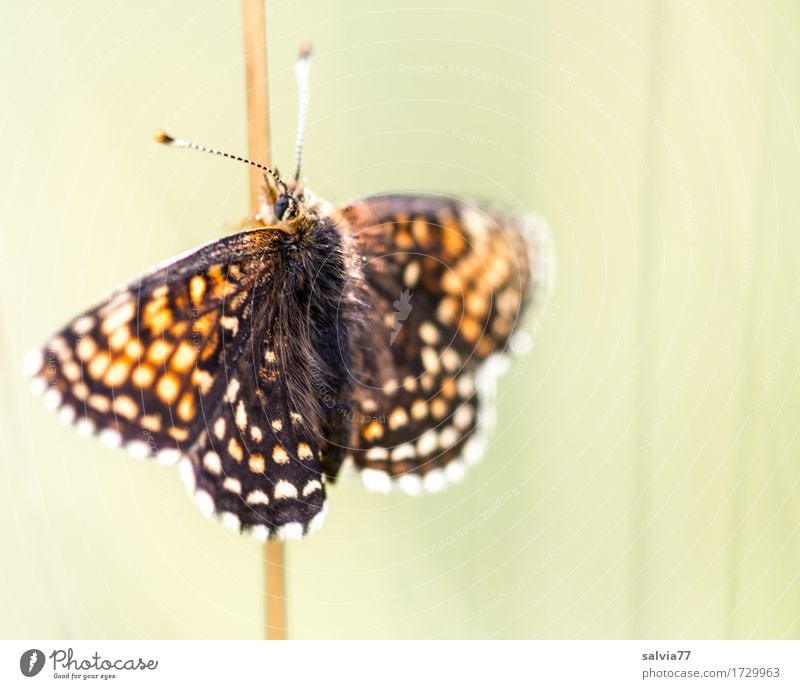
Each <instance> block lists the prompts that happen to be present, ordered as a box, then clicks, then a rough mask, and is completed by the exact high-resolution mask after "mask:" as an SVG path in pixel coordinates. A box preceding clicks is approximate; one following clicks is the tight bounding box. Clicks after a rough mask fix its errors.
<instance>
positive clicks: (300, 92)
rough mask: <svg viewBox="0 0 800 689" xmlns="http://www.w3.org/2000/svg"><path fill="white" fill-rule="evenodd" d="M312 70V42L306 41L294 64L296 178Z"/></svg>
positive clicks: (298, 177) (298, 176)
mask: <svg viewBox="0 0 800 689" xmlns="http://www.w3.org/2000/svg"><path fill="white" fill-rule="evenodd" d="M310 72H311V43H309V42H308V41H304V42H303V43H301V44H300V56H299V57H298V59H297V62H296V63H295V66H294V73H295V76H296V77H297V136H296V137H295V143H294V150H295V168H294V179H295V181H297V180H299V179H300V161H301V159H302V157H303V140H304V139H305V137H306V122H307V120H308V98H309V92H310V89H309V74H310Z"/></svg>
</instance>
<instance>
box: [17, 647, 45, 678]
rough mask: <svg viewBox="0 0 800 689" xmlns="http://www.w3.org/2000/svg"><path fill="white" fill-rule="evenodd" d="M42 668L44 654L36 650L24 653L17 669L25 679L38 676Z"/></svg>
mask: <svg viewBox="0 0 800 689" xmlns="http://www.w3.org/2000/svg"><path fill="white" fill-rule="evenodd" d="M43 667H44V653H42V652H41V651H40V650H39V649H38V648H32V649H30V650H29V651H25V653H23V654H22V655H21V656H20V659H19V669H20V672H22V674H23V675H25V676H26V677H34V676H35V675H38V674H39V673H40V672H41V671H42V668H43Z"/></svg>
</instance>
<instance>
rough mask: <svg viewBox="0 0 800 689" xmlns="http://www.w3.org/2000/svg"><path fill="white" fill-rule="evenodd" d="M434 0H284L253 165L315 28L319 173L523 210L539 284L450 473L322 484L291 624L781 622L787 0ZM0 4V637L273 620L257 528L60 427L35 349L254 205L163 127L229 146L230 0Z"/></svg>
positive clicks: (787, 457) (664, 629) (357, 186)
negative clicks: (508, 363)
mask: <svg viewBox="0 0 800 689" xmlns="http://www.w3.org/2000/svg"><path fill="white" fill-rule="evenodd" d="M437 4H439V5H443V4H445V0H443V2H439V3H437ZM449 4H450V5H451V7H449V8H446V9H445V8H440V9H430V10H427V9H413V10H406V9H401V7H402V3H399V2H395V3H392V2H388V1H381V2H376V1H375V0H359V1H354V2H347V3H332V2H326V1H324V0H318V1H315V2H311V1H303V2H299V1H297V2H295V1H293V0H282V1H281V0H277V1H275V2H272V3H270V4H269V9H268V33H269V51H270V89H271V93H272V123H273V127H274V136H275V139H274V160H275V162H276V163H277V164H278V165H279V166H282V167H284V168H289V167H291V165H292V150H293V144H292V140H293V127H294V112H295V107H296V106H295V90H294V85H293V69H292V65H293V61H294V57H295V54H296V48H297V45H298V43H299V41H300V40H301V39H305V38H308V39H311V40H312V41H313V42H314V43H315V45H316V49H317V53H316V62H315V63H314V66H313V70H312V81H313V90H312V103H311V117H310V122H309V133H308V139H307V155H306V158H305V172H306V174H307V175H308V176H309V178H310V181H311V182H312V183H313V186H314V188H315V189H316V190H317V191H318V192H319V193H321V194H323V195H325V196H327V197H329V198H331V199H333V200H345V199H348V198H350V197H353V196H356V195H361V194H366V193H373V192H379V191H385V190H392V189H399V188H417V189H430V190H437V191H450V192H460V193H464V194H472V195H476V196H478V197H481V198H487V199H498V200H502V201H505V202H507V203H510V204H512V205H514V206H516V207H524V208H530V209H536V210H538V211H540V212H542V213H543V214H544V215H546V216H547V217H548V218H549V219H550V222H551V225H552V227H553V232H554V236H555V239H556V242H557V246H558V254H559V264H560V266H559V267H560V270H559V279H558V285H557V296H556V299H555V302H554V305H553V308H552V309H551V311H550V312H549V313H548V315H547V318H546V321H545V323H544V325H543V327H542V328H541V331H540V335H539V338H538V342H537V346H536V348H535V350H534V352H533V353H532V355H530V356H529V357H527V358H525V359H524V360H522V361H521V362H519V363H518V365H517V367H516V368H515V369H514V371H513V373H512V374H511V375H510V376H509V377H508V378H506V379H505V380H504V382H503V384H502V386H501V390H500V393H501V398H500V402H499V424H498V428H497V432H496V434H495V435H494V436H493V443H492V445H491V449H490V452H489V455H488V456H487V457H486V458H485V460H484V461H483V462H482V464H480V465H479V466H478V467H477V468H475V469H474V470H472V471H471V472H470V474H469V475H468V479H467V480H466V481H465V482H464V483H463V484H462V485H460V486H458V487H456V488H454V489H452V490H450V491H449V492H447V493H446V494H442V495H437V496H433V497H429V498H425V499H409V498H405V497H401V496H392V497H385V496H373V495H368V494H366V493H365V492H364V491H363V490H362V489H361V488H360V486H358V485H356V484H355V483H353V482H350V483H348V484H346V485H342V486H340V487H337V488H334V489H333V490H332V491H331V504H332V508H333V509H332V513H331V515H330V518H329V521H328V524H327V526H326V527H325V529H324V530H323V531H322V532H321V533H320V534H319V535H317V536H315V537H314V538H312V539H310V540H309V541H307V542H304V543H300V544H292V545H291V546H290V547H289V550H288V564H289V568H290V571H289V576H288V580H289V591H290V602H289V604H290V614H291V634H292V636H293V637H295V638H305V637H426V638H427V637H566V638H571V637H613V638H621V637H648V638H657V637H712V638H731V637H737V638H738V637H790V638H797V637H798V636H800V535H799V534H798V528H800V491H798V487H799V486H798V484H799V483H800V459H799V458H798V449H799V448H800V441H799V440H798V417H800V384H798V373H800V271H798V268H800V236H798V235H799V232H798V221H800V192H799V191H798V161H799V160H800V137H799V135H798V128H797V122H796V118H797V117H798V113H800V41H799V40H798V38H797V37H798V35H800V7H799V6H798V5H797V3H795V2H792V1H791V0H787V1H786V2H766V1H761V0H751V1H750V2H723V1H714V2H708V3H705V2H704V3H696V2H693V1H690V0H675V1H674V2H662V3H658V2H644V1H642V0H639V1H630V2H628V1H624V0H617V1H616V2H612V3H600V2H581V3H572V2H567V1H566V0H552V1H548V2H536V3H532V2H527V1H523V0H520V1H519V2H508V3H485V2H477V1H470V2H458V3H449ZM9 5H10V4H8V3H7V4H6V6H4V8H3V10H2V14H3V18H2V21H0V56H1V57H0V75H1V78H2V82H1V83H2V94H3V97H2V100H1V101H0V160H2V166H1V167H0V227H2V256H3V270H2V284H3V285H4V286H3V288H2V289H1V290H0V294H1V295H2V297H1V299H2V301H0V309H2V311H0V323H2V341H1V342H0V348H1V353H2V380H3V383H4V388H5V389H4V394H3V395H2V396H0V405H2V406H1V407H0V412H1V413H2V434H0V448H1V449H2V467H3V469H2V481H0V483H1V484H2V485H1V486H0V520H1V521H2V529H0V547H1V548H2V552H3V566H2V568H0V635H2V636H4V637H19V636H22V637H99V638H115V637H189V638H201V637H258V636H260V634H261V632H262V612H263V609H262V598H261V577H262V550H261V546H260V545H259V544H257V543H256V542H254V541H251V540H249V539H246V538H240V537H237V536H235V535H233V534H230V533H228V532H226V531H224V530H223V529H222V528H221V527H220V526H218V525H215V524H212V523H210V522H207V521H205V520H204V519H203V518H202V517H201V516H200V514H199V512H198V511H197V510H196V508H195V507H194V506H193V505H192V504H191V503H190V501H189V500H188V499H187V498H186V496H185V495H184V489H183V487H182V485H181V484H180V482H179V479H178V476H177V472H175V471H174V470H173V469H165V468H163V467H160V466H155V465H152V464H148V463H141V462H140V463H137V462H135V461H133V460H131V459H129V458H128V457H126V456H125V455H124V454H123V453H121V452H113V451H110V450H107V449H105V448H104V447H102V446H101V445H100V444H99V443H97V442H96V441H89V440H86V439H83V438H80V437H79V436H78V435H77V434H76V433H75V432H74V431H73V430H72V429H67V428H64V427H62V426H61V425H60V424H59V422H58V420H57V418H56V417H55V415H53V414H51V413H49V412H47V411H46V410H45V409H44V408H43V406H42V404H41V401H40V400H38V399H36V398H34V397H32V396H31V395H30V394H29V392H28V389H27V383H26V382H25V381H24V380H23V378H22V376H21V373H20V370H21V361H22V357H23V354H24V352H25V350H26V349H27V348H28V347H30V346H32V345H34V344H37V343H39V342H40V341H42V340H43V338H44V337H45V336H46V335H47V334H48V333H49V332H50V331H52V330H53V329H55V328H56V327H57V326H60V325H61V324H62V322H64V321H65V320H66V319H68V318H69V317H70V316H71V315H73V314H74V313H75V312H77V311H78V310H79V309H81V308H82V307H84V306H87V305H89V304H91V303H92V302H93V300H95V298H96V297H97V296H98V295H101V294H103V293H104V292H106V291H108V290H109V289H111V288H112V287H114V286H116V285H117V284H119V283H121V282H123V281H126V280H128V279H129V278H132V277H134V276H135V275H136V274H138V273H139V272H141V271H143V270H144V269H145V268H147V267H148V266H150V265H151V264H154V263H156V262H158V261H161V260H162V259H164V258H166V257H169V256H171V255H173V254H175V253H177V252H179V251H182V250H185V249H187V248H189V247H191V246H192V245H195V244H198V243H200V242H204V241H207V240H211V239H213V238H215V237H218V236H220V235H221V234H223V233H224V232H226V231H228V230H225V229H224V223H225V221H226V220H229V219H232V218H236V217H239V216H241V215H242V214H243V213H244V212H245V211H246V206H247V201H246V199H247V182H246V180H247V177H246V174H245V170H243V169H242V168H241V167H237V166H236V165H233V164H232V163H230V162H227V161H221V160H218V159H213V158H212V157H202V156H199V155H197V154H193V153H191V152H187V151H168V150H165V149H163V148H160V147H158V146H156V145H155V144H152V143H151V142H150V136H151V133H152V131H153V130H154V129H156V128H158V127H163V128H165V129H167V130H168V131H171V132H173V133H175V134H177V135H181V136H186V137H191V138H195V139H197V140H199V141H202V142H205V143H208V144H210V145H215V146H219V147H223V148H226V149H230V150H232V151H240V152H243V151H244V150H245V147H246V141H245V131H246V130H245V127H246V122H245V114H244V100H243V93H244V83H243V82H244V77H243V58H242V47H241V33H242V32H241V24H240V17H239V7H238V4H237V3H235V2H216V3H214V2H209V1H206V0H201V1H200V2H193V3H189V2H185V3H182V6H180V7H179V6H177V5H176V4H175V3H168V2H161V3H159V2H152V1H151V0H144V1H142V2H136V3H133V2H129V3H122V2H112V3H109V2H99V1H98V0H93V1H91V2H80V3H74V4H69V3H62V2H55V1H51V2H43V3H19V2H17V3H14V4H13V5H11V6H9ZM451 65H452V66H454V68H453V69H451V67H450V66H451ZM420 66H428V67H432V69H431V70H428V71H427V73H426V72H423V73H420V72H419V69H418V68H419V67H420ZM455 67H457V68H458V69H455ZM476 68H477V70H478V74H477V75H476V74H475V73H474V70H475V69H476ZM482 72H486V73H490V74H493V75H497V77H498V78H499V79H501V80H502V81H501V83H497V84H495V83H491V82H490V81H488V80H485V79H482V78H481V77H480V73H482ZM513 82H516V83H517V88H516V89H515V88H513V87H512V86H513ZM493 505H495V506H496V507H494V508H493V507H492V506H493ZM437 544H439V545H437Z"/></svg>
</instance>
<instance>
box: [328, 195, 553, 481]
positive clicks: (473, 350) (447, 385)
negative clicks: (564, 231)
mask: <svg viewBox="0 0 800 689" xmlns="http://www.w3.org/2000/svg"><path fill="white" fill-rule="evenodd" d="M342 213H343V216H344V218H345V219H346V220H347V221H348V223H349V224H350V226H351V228H352V232H353V235H354V237H355V238H356V240H357V245H358V247H359V250H360V251H361V252H362V254H363V256H364V277H365V281H366V286H367V287H366V290H365V293H366V297H365V298H366V299H367V300H368V302H369V307H368V311H369V313H370V314H371V321H370V327H368V328H366V329H365V330H364V331H363V333H362V335H361V336H362V338H363V342H361V343H359V344H357V345H356V350H357V351H359V352H362V356H363V360H362V361H360V362H359V363H358V365H357V366H356V367H355V369H356V370H358V371H360V372H361V379H360V380H359V381H357V385H356V389H355V393H354V396H355V408H356V415H355V416H356V424H355V428H354V429H353V436H352V444H353V446H354V451H353V459H354V461H355V464H356V465H357V466H358V467H359V468H360V469H361V472H362V478H363V479H364V483H365V484H366V485H367V487H368V488H371V489H373V490H377V491H388V490H389V489H390V488H391V486H392V484H393V483H395V482H396V484H397V485H398V486H399V487H400V488H401V489H403V490H405V491H406V492H408V493H409V494H419V493H421V492H423V491H425V490H427V491H431V492H436V491H438V490H441V489H442V488H444V487H445V486H446V485H447V484H448V483H453V482H457V481H459V480H460V479H461V478H462V476H463V474H464V470H465V467H466V465H467V464H470V463H472V462H474V461H476V460H477V459H478V458H479V457H480V456H481V454H482V452H483V445H484V442H485V435H486V432H487V429H488V426H489V425H490V424H489V423H488V422H489V417H491V414H492V411H491V397H492V395H493V390H494V384H495V379H496V377H497V375H498V374H499V372H500V371H502V370H503V359H502V354H503V352H504V351H505V349H506V347H507V345H508V343H509V340H510V338H511V336H512V334H513V333H514V331H515V328H516V327H517V325H518V323H519V321H520V318H521V316H522V313H523V311H524V310H525V308H526V306H527V305H528V304H529V302H531V301H532V300H533V301H535V302H541V301H543V299H544V298H545V297H546V296H547V294H548V292H549V286H550V284H551V283H552V271H553V262H552V249H551V246H550V241H549V234H548V231H547V227H546V225H545V224H544V222H543V221H542V220H541V219H539V218H537V217H535V216H530V215H525V216H515V215H512V214H506V213H502V212H496V211H486V210H482V209H481V208H479V207H477V206H475V205H471V204H469V203H467V202H464V201H457V200H451V199H447V198H442V197H434V196H430V197H427V196H380V197H373V198H369V199H365V200H362V201H357V202H355V203H353V204H351V205H350V206H348V207H347V208H345V209H343V211H342Z"/></svg>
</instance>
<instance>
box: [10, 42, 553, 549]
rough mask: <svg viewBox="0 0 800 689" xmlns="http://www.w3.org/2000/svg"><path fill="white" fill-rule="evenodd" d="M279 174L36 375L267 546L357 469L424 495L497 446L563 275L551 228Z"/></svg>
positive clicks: (308, 525)
mask: <svg viewBox="0 0 800 689" xmlns="http://www.w3.org/2000/svg"><path fill="white" fill-rule="evenodd" d="M309 59H310V58H309V54H308V52H305V53H301V57H300V59H299V61H298V63H297V74H298V84H299V93H300V97H299V111H300V116H299V118H298V120H299V122H298V132H297V171H296V173H295V175H294V178H293V179H284V178H282V177H281V176H280V175H279V174H278V173H277V172H275V171H273V170H271V169H270V168H268V167H266V166H263V165H261V164H259V163H257V162H254V161H250V160H247V159H245V158H241V157H239V156H233V155H230V154H227V153H222V152H220V151H215V150H213V149H208V148H206V147H204V146H199V145H196V144H193V143H190V142H188V141H184V140H181V139H174V138H172V137H170V136H168V135H167V134H164V133H163V132H160V133H158V134H157V135H156V140H157V141H159V142H161V143H163V144H166V145H169V146H172V147H183V148H192V149H197V150H201V151H208V152H211V153H215V154H218V155H223V156H225V157H229V158H235V159H236V160H239V161H242V162H244V163H247V164H249V165H253V166H255V167H257V168H260V169H261V170H262V171H263V172H264V191H263V203H262V204H261V205H260V207H259V210H258V211H257V213H256V216H255V217H256V220H255V222H254V225H255V227H253V228H252V229H247V230H245V231H242V232H240V233H238V234H234V235H231V236H226V237H224V238H222V239H219V240H217V241H214V242H212V243H210V244H206V245H204V246H201V247H199V248H196V249H194V250H192V251H189V252H188V253H185V254H183V255H180V256H178V257H177V258H174V259H172V260H170V261H168V262H166V263H164V264H162V265H160V266H158V267H156V268H155V269H153V270H151V271H149V272H148V273H146V274H145V275H143V276H142V277H140V278H139V279H136V280H134V281H133V282H131V283H129V284H128V285H126V286H125V287H122V288H121V289H118V290H117V291H115V292H114V293H113V294H111V295H110V296H109V297H107V298H105V299H103V300H102V301H101V302H100V303H99V304H98V305H96V306H94V307H93V308H91V309H89V310H87V311H84V312H83V313H81V314H80V315H79V316H77V317H76V318H75V319H73V320H72V321H71V322H70V323H69V324H68V325H66V327H64V328H63V329H62V330H60V331H59V332H57V333H56V334H55V335H54V336H53V337H51V338H50V339H49V340H48V341H47V343H46V344H45V346H44V347H43V348H41V349H38V350H34V351H33V352H32V353H30V354H29V355H28V357H27V359H26V363H25V368H26V371H27V373H28V374H29V375H30V376H32V378H33V381H32V384H33V387H34V389H35V390H36V391H37V392H40V393H42V394H43V395H44V402H45V404H46V405H47V406H48V407H50V408H51V409H54V410H55V409H57V410H58V411H59V414H60V417H61V419H62V420H63V421H65V422H67V423H71V424H72V423H74V424H75V425H76V426H77V429H78V431H79V432H80V433H82V434H85V435H92V434H96V435H98V436H99V438H100V440H102V441H103V442H104V443H105V444H107V445H109V446H111V447H120V446H122V447H125V448H127V450H128V451H129V452H130V454H132V455H133V456H134V457H137V458H142V459H144V458H150V457H155V458H157V459H158V460H159V461H160V462H162V463H165V464H177V466H178V469H179V471H180V473H181V475H182V477H183V479H184V480H185V482H186V484H187V486H188V488H189V490H190V493H191V494H192V495H193V497H194V500H195V502H196V504H197V505H198V507H199V508H200V509H201V511H202V512H203V513H205V514H206V515H207V516H212V515H216V516H218V517H219V518H220V519H221V521H222V523H223V524H224V525H225V526H227V527H229V528H232V529H234V530H237V531H241V532H248V533H250V534H252V535H253V536H255V537H256V538H258V539H260V540H267V539H270V538H272V539H279V540H285V539H295V538H302V537H303V536H305V535H306V534H308V533H310V532H312V531H314V530H316V529H317V528H319V526H321V524H322V523H323V521H324V519H325V514H326V487H327V485H328V484H330V483H331V482H332V481H334V480H335V479H336V477H337V475H339V473H340V469H341V467H342V465H343V463H348V464H351V465H353V466H354V467H355V468H356V469H357V470H358V471H360V474H361V477H362V479H363V482H364V484H365V486H366V487H367V488H368V489H371V490H375V491H384V492H388V491H389V490H390V489H391V488H392V487H395V486H396V487H398V488H399V489H401V490H403V491H405V492H406V493H408V494H411V495H418V494H421V493H423V492H437V491H439V490H441V489H442V488H444V487H445V486H446V485H448V484H449V483H454V482H457V481H459V480H461V478H462V476H463V474H464V471H465V468H466V467H467V465H469V464H470V463H472V462H474V461H476V460H477V459H478V458H479V457H480V455H481V453H482V451H483V447H482V445H483V442H484V441H485V438H486V433H487V432H488V423H487V421H488V419H489V417H490V416H491V413H492V412H491V407H492V400H491V397H492V392H493V389H494V379H495V378H496V376H497V374H498V371H499V369H500V368H501V367H499V365H498V362H499V361H500V360H501V359H502V356H503V353H504V352H505V350H506V349H507V348H508V346H509V342H510V341H511V338H512V335H513V334H514V332H515V329H517V324H518V322H519V320H520V318H521V316H522V314H523V311H524V310H525V309H526V308H528V307H535V306H538V305H539V304H541V303H542V302H543V301H544V300H545V298H546V297H547V296H548V294H549V292H550V287H551V285H552V280H553V275H554V263H553V260H552V247H551V242H550V239H549V234H548V230H547V227H546V225H545V224H544V222H543V221H542V220H541V219H539V218H538V217H536V216H533V215H527V214H514V213H509V212H503V211H500V210H494V209H485V208H483V207H481V206H478V205H475V204H472V203H469V202H467V201H463V200H457V199H451V198H446V197H442V196H434V195H430V196H426V195H402V194H388V195H381V196H374V197H370V198H364V199H360V200H356V201H352V202H349V203H346V204H344V205H334V204H332V203H329V202H328V201H326V200H324V199H322V198H320V197H318V196H316V195H315V194H314V193H313V192H312V191H311V190H310V189H309V188H308V187H307V186H306V185H305V184H304V182H303V181H302V180H301V177H300V158H301V152H302V144H303V136H304V131H305V120H306V117H305V114H306V113H307V110H308V77H309V65H310V62H309Z"/></svg>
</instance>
